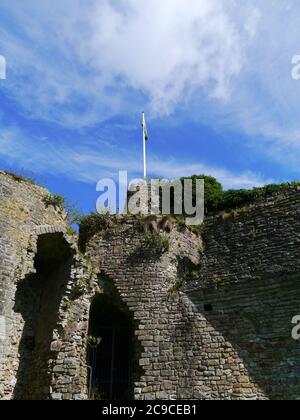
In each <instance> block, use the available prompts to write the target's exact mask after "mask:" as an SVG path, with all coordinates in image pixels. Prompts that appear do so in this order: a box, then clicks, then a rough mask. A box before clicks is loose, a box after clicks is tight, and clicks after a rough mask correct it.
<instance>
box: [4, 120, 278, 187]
mask: <svg viewBox="0 0 300 420" xmlns="http://www.w3.org/2000/svg"><path fill="white" fill-rule="evenodd" d="M37 143H39V147H37ZM0 156H2V157H5V158H7V159H8V160H10V161H12V162H14V163H15V164H17V165H19V166H21V167H28V168H34V169H35V172H37V173H38V172H40V173H42V174H50V175H55V176H64V177H68V178H69V179H71V180H73V181H81V182H85V183H89V184H92V183H94V184H96V182H97V181H98V180H99V179H100V178H104V177H111V178H117V177H118V171H120V170H127V171H128V172H129V174H130V175H131V177H140V176H141V170H142V165H141V163H140V162H141V159H140V157H139V155H138V154H137V153H136V152H134V151H133V152H132V151H131V152H130V153H129V151H128V150H124V149H123V150H122V149H119V150H118V153H117V154H116V153H115V152H114V150H112V149H111V147H110V143H107V144H106V142H101V143H100V142H98V144H95V146H94V148H93V149H92V148H91V147H89V146H87V145H82V144H81V143H78V144H75V145H74V144H73V145H70V144H68V143H65V142H63V141H61V142H60V143H59V144H58V145H57V146H53V143H52V142H51V140H49V139H45V138H44V139H30V138H27V137H26V135H24V133H22V132H21V131H20V130H19V129H18V128H17V127H10V128H8V129H0ZM123 156H127V158H126V160H124V158H123ZM149 169H150V171H151V174H152V175H153V176H156V177H160V178H169V179H170V178H178V177H181V176H188V175H193V174H200V173H205V174H211V175H213V176H215V177H216V178H218V179H219V180H220V181H221V182H222V184H223V185H224V187H225V188H237V187H239V188H242V187H243V188H251V187H254V186H260V185H264V184H266V183H269V182H272V181H273V180H271V179H266V178H264V177H262V176H260V175H259V174H258V175H257V174H254V173H252V172H251V171H246V172H242V173H234V172H231V171H229V170H226V169H223V168H216V167H211V166H209V165H207V164H203V163H202V164H201V163H197V162H185V163H183V162H180V161H179V160H178V159H175V158H171V157H170V158H168V159H166V160H162V159H158V158H157V157H154V156H151V157H150V159H149Z"/></svg>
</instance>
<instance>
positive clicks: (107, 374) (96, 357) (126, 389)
mask: <svg viewBox="0 0 300 420" xmlns="http://www.w3.org/2000/svg"><path fill="white" fill-rule="evenodd" d="M99 284H100V286H101V289H102V290H103V293H101V294H100V293H98V294H96V295H95V296H94V298H93V300H92V303H91V307H90V316H89V337H90V340H89V345H88V349H87V365H88V366H91V367H92V381H91V384H89V387H91V389H90V392H91V399H96V400H133V399H134V384H135V382H138V381H139V380H140V377H141V375H142V374H143V373H144V371H143V369H142V368H141V367H140V366H139V360H140V355H141V352H142V349H141V345H140V343H139V342H138V340H137V337H136V335H135V330H136V328H137V326H136V325H135V324H136V323H135V321H134V319H133V314H132V313H131V312H130V310H129V309H128V307H127V305H126V304H125V303H124V302H123V301H122V299H121V297H120V294H119V292H118V290H117V288H116V287H115V285H114V283H113V281H112V280H111V279H110V278H109V277H108V276H106V275H104V274H103V273H102V274H101V275H100V276H99Z"/></svg>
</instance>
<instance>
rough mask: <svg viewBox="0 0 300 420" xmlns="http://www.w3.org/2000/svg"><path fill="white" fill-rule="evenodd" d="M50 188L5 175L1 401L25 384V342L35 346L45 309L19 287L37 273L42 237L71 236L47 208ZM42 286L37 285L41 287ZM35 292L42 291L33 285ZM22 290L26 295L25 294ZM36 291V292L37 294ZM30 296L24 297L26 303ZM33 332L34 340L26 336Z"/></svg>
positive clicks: (1, 199) (1, 194)
mask: <svg viewBox="0 0 300 420" xmlns="http://www.w3.org/2000/svg"><path fill="white" fill-rule="evenodd" d="M48 194H49V193H48V191H47V190H45V189H44V188H41V187H38V186H35V185H32V184H31V183H30V182H25V181H22V180H20V179H17V178H15V177H14V176H11V175H8V174H6V173H4V172H0V251H1V254H0V321H1V331H0V398H1V399H3V398H6V399H9V398H12V397H13V394H14V392H15V391H16V389H17V386H16V385H17V384H18V383H19V384H20V382H22V371H24V363H23V362H25V361H26V354H22V342H24V341H27V342H29V341H30V336H31V331H30V330H31V327H30V326H28V325H26V315H25V314H24V313H23V311H25V312H26V311H27V312H28V311H29V312H31V316H33V315H34V309H32V310H31V308H30V306H39V303H38V301H37V298H36V305H34V300H35V297H34V296H35V295H36V294H37V293H34V292H33V293H30V292H29V291H28V293H27V296H28V298H29V301H28V305H27V307H26V304H25V307H24V305H23V307H22V308H20V307H18V306H19V303H20V302H19V301H18V285H20V283H21V282H23V281H24V282H25V281H26V279H27V278H28V276H30V275H33V274H34V273H35V271H36V270H35V267H34V258H35V254H36V252H37V241H38V238H39V237H40V236H43V235H50V236H51V235H53V234H58V233H60V234H61V235H64V234H65V232H66V221H65V219H66V215H65V214H64V213H63V212H62V211H60V210H58V209H56V208H54V207H53V206H48V207H47V206H46V205H45V203H44V198H45V197H46V196H47V195H48ZM35 283H36V282H35ZM32 289H35V292H37V290H36V287H35V285H34V284H32ZM19 290H20V289H19ZM32 291H33V290H32ZM24 299H25V296H23V303H24ZM25 331H27V332H28V334H27V335H26V334H25V335H24V332H25Z"/></svg>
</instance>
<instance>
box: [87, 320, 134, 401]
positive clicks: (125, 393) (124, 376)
mask: <svg viewBox="0 0 300 420" xmlns="http://www.w3.org/2000/svg"><path fill="white" fill-rule="evenodd" d="M100 336H101V342H100V344H99V345H98V346H93V347H91V349H90V351H91V358H90V360H91V367H92V373H91V375H92V381H91V382H92V390H93V391H92V394H93V397H94V398H95V399H97V400H126V399H132V392H133V384H132V381H133V366H134V348H133V342H132V331H131V330H130V329H129V328H124V327H102V328H101V334H100Z"/></svg>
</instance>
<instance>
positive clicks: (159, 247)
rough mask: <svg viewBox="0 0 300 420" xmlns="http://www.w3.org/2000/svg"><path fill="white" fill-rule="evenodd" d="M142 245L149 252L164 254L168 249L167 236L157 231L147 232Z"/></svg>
mask: <svg viewBox="0 0 300 420" xmlns="http://www.w3.org/2000/svg"><path fill="white" fill-rule="evenodd" d="M144 245H145V248H146V249H148V251H149V252H151V253H152V254H156V255H161V254H164V253H165V252H167V251H169V249H170V241H169V238H168V237H167V236H166V235H163V234H160V233H159V232H152V233H147V234H146V235H145V242H144Z"/></svg>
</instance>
